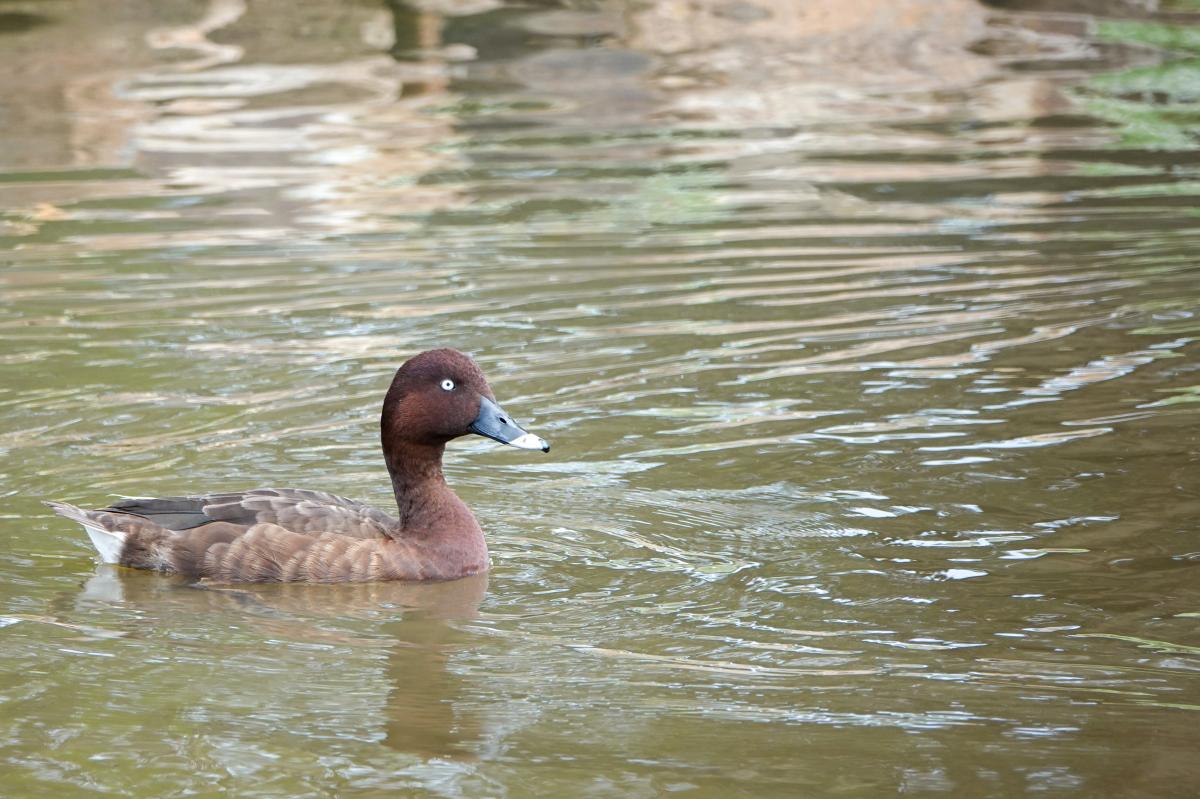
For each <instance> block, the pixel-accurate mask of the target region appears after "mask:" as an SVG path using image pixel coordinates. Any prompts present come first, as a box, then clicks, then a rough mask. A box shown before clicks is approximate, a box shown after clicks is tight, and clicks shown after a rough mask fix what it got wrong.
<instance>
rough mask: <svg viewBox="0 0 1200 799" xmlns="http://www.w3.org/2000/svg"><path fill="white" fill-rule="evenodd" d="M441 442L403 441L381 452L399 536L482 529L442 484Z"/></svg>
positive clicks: (451, 535)
mask: <svg viewBox="0 0 1200 799" xmlns="http://www.w3.org/2000/svg"><path fill="white" fill-rule="evenodd" d="M445 449H446V446H445V445H444V444H414V443H408V442H405V443H403V444H401V445H399V446H393V447H389V448H388V451H387V452H386V453H385V459H386V461H387V468H388V474H390V475H391V478H392V491H393V492H394V493H395V495H396V508H397V509H398V510H399V511H400V529H399V530H398V531H397V532H398V534H399V535H401V536H403V537H405V538H426V537H431V536H432V537H437V538H442V539H462V538H471V539H474V538H478V539H479V540H480V541H482V538H483V531H482V530H481V529H480V527H479V522H477V521H476V520H475V516H474V514H472V513H471V510H470V508H468V507H467V506H466V503H464V502H463V501H462V500H461V499H459V498H458V495H457V494H455V493H454V491H452V490H451V489H450V486H448V485H447V484H446V478H445V476H444V475H443V474H442V454H443V453H444V452H445Z"/></svg>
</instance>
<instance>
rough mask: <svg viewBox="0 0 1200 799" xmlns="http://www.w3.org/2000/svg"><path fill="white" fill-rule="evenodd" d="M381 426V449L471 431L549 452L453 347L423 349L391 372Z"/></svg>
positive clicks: (430, 442)
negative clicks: (507, 409)
mask: <svg viewBox="0 0 1200 799" xmlns="http://www.w3.org/2000/svg"><path fill="white" fill-rule="evenodd" d="M380 426H381V428H382V434H383V444H384V447H385V448H387V447H389V446H390V445H396V444H417V445H424V446H439V445H443V444H445V443H446V442H447V441H449V440H450V439H452V438H458V437H459V436H465V435H467V434H468V433H475V434H477V435H481V436H484V437H486V438H491V439H494V440H496V441H499V442H500V443H502V444H508V445H509V446H513V447H519V448H520V449H540V450H541V451H542V452H549V451H550V445H549V444H548V443H547V442H546V441H545V440H544V439H541V438H538V437H537V436H535V435H533V434H532V433H528V432H526V431H525V430H524V429H522V428H521V426H520V425H518V424H517V423H516V422H514V421H513V418H512V417H511V416H509V415H508V414H507V413H506V412H505V411H504V409H503V408H501V407H500V406H499V405H498V404H497V403H496V397H495V395H494V394H492V389H491V387H490V386H488V383H487V380H486V379H485V378H484V376H483V372H481V371H480V370H479V367H478V366H477V365H476V364H475V362H474V361H473V360H471V358H470V357H469V356H467V355H465V354H464V353H461V352H459V351H458V350H452V349H440V350H429V351H427V352H422V353H421V354H420V355H414V356H413V357H412V358H409V359H408V360H407V361H405V362H404V365H402V366H401V367H400V368H399V369H397V370H396V376H395V377H393V378H392V385H391V387H390V388H389V389H388V392H387V396H386V397H384V400H383V413H382V416H381V419H380Z"/></svg>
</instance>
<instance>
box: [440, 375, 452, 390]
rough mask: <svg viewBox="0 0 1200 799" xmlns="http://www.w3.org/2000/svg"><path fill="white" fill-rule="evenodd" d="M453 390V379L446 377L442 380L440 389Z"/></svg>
mask: <svg viewBox="0 0 1200 799" xmlns="http://www.w3.org/2000/svg"><path fill="white" fill-rule="evenodd" d="M453 390H454V381H453V380H451V379H450V378H448V377H447V378H446V379H445V380H443V381H442V391H453Z"/></svg>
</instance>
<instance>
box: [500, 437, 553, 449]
mask: <svg viewBox="0 0 1200 799" xmlns="http://www.w3.org/2000/svg"><path fill="white" fill-rule="evenodd" d="M508 445H509V446H510V447H516V448H517V449H540V450H541V451H542V452H547V451H549V449H550V445H549V444H547V443H546V441H545V440H544V439H541V438H538V437H537V436H535V435H534V434H533V433H526V434H525V435H523V436H520V437H518V438H514V439H513V440H512V441H509V442H508Z"/></svg>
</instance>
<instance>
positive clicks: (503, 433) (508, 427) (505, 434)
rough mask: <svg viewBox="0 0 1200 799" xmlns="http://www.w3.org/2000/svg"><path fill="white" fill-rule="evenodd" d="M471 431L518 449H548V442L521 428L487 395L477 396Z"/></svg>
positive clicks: (544, 450)
mask: <svg viewBox="0 0 1200 799" xmlns="http://www.w3.org/2000/svg"><path fill="white" fill-rule="evenodd" d="M471 432H472V433H477V434H479V435H481V436H483V437H484V438H490V439H492V440H493V441H499V442H500V443H501V444H508V445H509V446H510V447H517V448H518V449H540V450H541V451H542V452H549V451H550V444H549V443H548V442H547V441H546V440H545V439H543V438H538V437H537V436H535V435H534V434H533V433H527V432H526V431H525V430H523V429H521V426H520V425H518V424H517V423H516V422H514V421H513V420H512V417H511V416H509V415H508V414H507V413H505V412H504V409H503V408H501V407H500V406H499V405H497V404H496V403H494V402H492V401H491V400H490V399H488V398H487V397H480V398H479V415H478V416H477V417H475V422H474V423H473V424H472V425H471Z"/></svg>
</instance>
